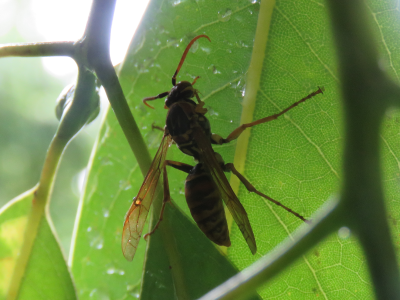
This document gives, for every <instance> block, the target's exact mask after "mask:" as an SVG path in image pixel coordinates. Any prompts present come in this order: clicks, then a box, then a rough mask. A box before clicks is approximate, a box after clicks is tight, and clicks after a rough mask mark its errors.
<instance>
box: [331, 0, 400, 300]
mask: <svg viewBox="0 0 400 300" xmlns="http://www.w3.org/2000/svg"><path fill="white" fill-rule="evenodd" d="M328 3H329V7H330V13H331V18H332V24H333V30H334V34H335V39H336V44H337V49H338V57H339V67H340V71H341V80H342V93H343V100H344V109H345V122H346V134H345V150H344V186H343V193H342V199H343V204H344V205H345V208H346V217H347V218H348V222H349V223H350V224H352V227H353V229H355V231H356V232H357V233H358V236H359V239H360V241H361V244H362V246H363V249H364V251H365V254H366V257H367V262H368V267H369V270H370V273H371V277H372V281H373V283H374V287H375V293H376V297H377V298H378V299H400V276H399V270H398V263H397V261H396V254H395V250H394V248H393V244H392V241H391V236H390V230H389V225H388V222H387V214H386V208H385V203H384V196H383V188H382V178H381V166H380V151H379V150H380V147H379V146H380V137H379V134H380V126H381V122H382V119H383V117H384V113H385V111H386V109H387V108H388V107H389V105H390V101H391V99H390V98H391V95H390V93H391V92H393V90H394V88H393V86H394V84H393V83H392V82H391V81H390V80H389V79H387V77H386V75H385V74H383V72H382V71H381V69H380V68H379V66H378V55H377V49H376V46H375V42H374V39H373V35H372V34H371V30H370V27H369V22H368V18H367V14H366V9H365V3H364V1H362V0H353V1H348V0H330V1H328ZM397 90H398V88H397ZM397 94H398V91H397Z"/></svg>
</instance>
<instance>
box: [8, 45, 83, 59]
mask: <svg viewBox="0 0 400 300" xmlns="http://www.w3.org/2000/svg"><path fill="white" fill-rule="evenodd" d="M74 54H75V42H46V43H23V44H6V45H2V46H0V57H7V56H22V57H37V56H69V57H74Z"/></svg>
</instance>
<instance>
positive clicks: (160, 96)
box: [142, 92, 169, 109]
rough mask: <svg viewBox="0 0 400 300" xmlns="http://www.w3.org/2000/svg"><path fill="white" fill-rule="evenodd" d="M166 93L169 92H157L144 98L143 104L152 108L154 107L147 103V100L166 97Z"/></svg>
mask: <svg viewBox="0 0 400 300" xmlns="http://www.w3.org/2000/svg"><path fill="white" fill-rule="evenodd" d="M168 95H169V92H164V93H161V94H158V95H157V96H154V97H147V98H144V99H143V100H142V101H143V103H144V105H146V106H148V107H150V108H153V109H154V107H153V106H151V105H150V104H148V103H147V101H152V100H157V99H160V98H164V97H166V96H168Z"/></svg>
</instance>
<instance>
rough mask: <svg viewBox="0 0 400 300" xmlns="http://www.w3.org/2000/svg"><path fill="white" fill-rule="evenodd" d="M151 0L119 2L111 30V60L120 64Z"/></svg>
mask: <svg viewBox="0 0 400 300" xmlns="http://www.w3.org/2000/svg"><path fill="white" fill-rule="evenodd" d="M148 3H149V0H143V1H132V0H118V1H117V5H116V7H115V13H114V22H113V26H112V29H111V47H110V52H111V60H112V62H113V64H114V65H116V64H118V63H120V62H121V61H122V60H123V59H124V57H125V53H126V51H127V50H128V46H129V44H130V42H131V40H132V37H133V34H134V33H135V31H136V28H137V27H138V25H139V23H140V21H141V19H142V16H143V14H144V12H145V10H146V7H147V4H148Z"/></svg>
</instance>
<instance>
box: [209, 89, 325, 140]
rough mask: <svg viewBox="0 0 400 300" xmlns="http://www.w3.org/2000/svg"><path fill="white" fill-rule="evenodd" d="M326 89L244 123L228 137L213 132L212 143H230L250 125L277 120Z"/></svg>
mask: <svg viewBox="0 0 400 300" xmlns="http://www.w3.org/2000/svg"><path fill="white" fill-rule="evenodd" d="M324 90H325V89H324V88H323V87H320V88H318V90H317V91H315V92H313V93H311V94H309V95H308V96H306V97H304V98H303V99H301V100H299V101H297V102H295V103H293V104H292V105H290V106H289V107H288V108H286V109H284V110H282V111H281V112H280V113H277V114H274V115H272V116H268V117H265V118H262V119H259V120H257V121H254V122H251V123H246V124H242V125H240V126H239V127H238V128H236V129H235V130H234V131H232V132H231V134H229V135H228V137H227V138H226V139H224V138H222V137H221V136H219V135H217V134H213V136H212V138H211V139H212V143H213V144H218V145H221V144H225V143H229V142H231V141H233V140H235V139H237V138H238V137H239V135H240V134H241V133H242V132H243V131H244V130H245V129H246V128H249V127H253V126H256V125H259V124H262V123H267V122H269V121H273V120H276V119H277V118H278V117H280V116H281V115H283V114H284V113H286V112H288V111H289V110H291V109H292V108H294V107H296V106H297V105H299V104H300V103H302V102H305V101H306V100H307V99H310V98H312V97H314V96H315V95H318V94H321V93H323V91H324Z"/></svg>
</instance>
